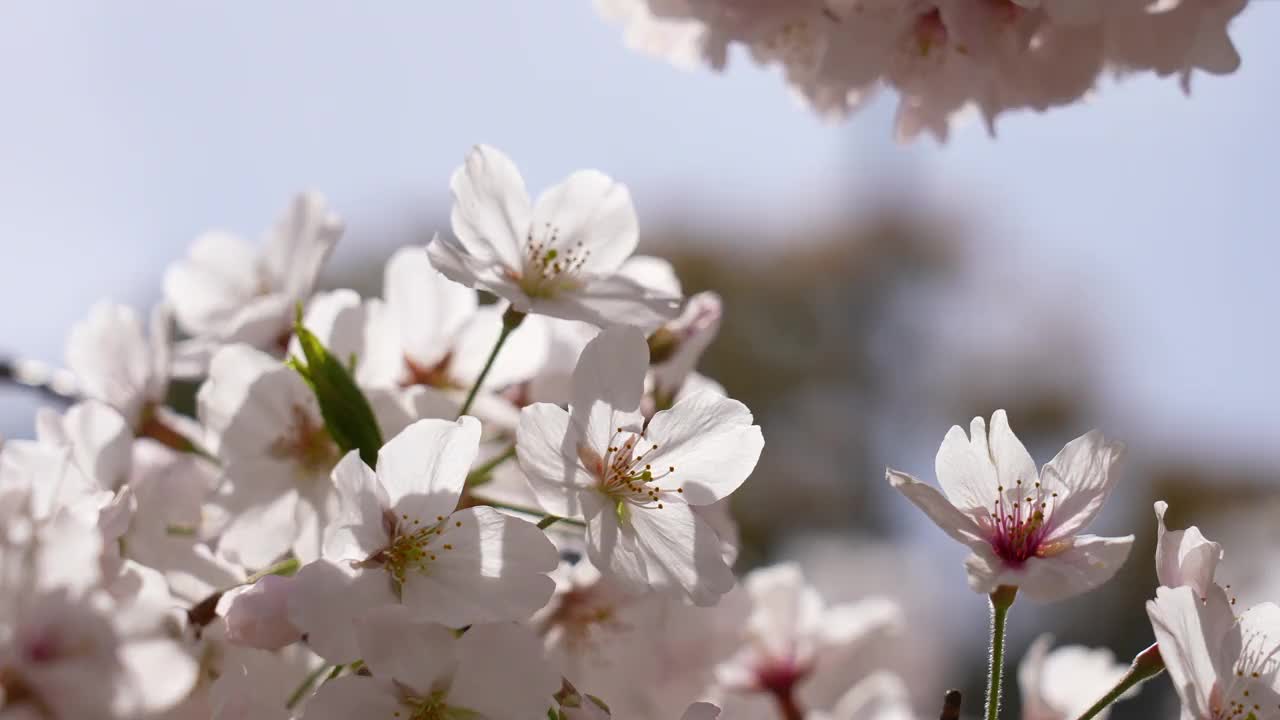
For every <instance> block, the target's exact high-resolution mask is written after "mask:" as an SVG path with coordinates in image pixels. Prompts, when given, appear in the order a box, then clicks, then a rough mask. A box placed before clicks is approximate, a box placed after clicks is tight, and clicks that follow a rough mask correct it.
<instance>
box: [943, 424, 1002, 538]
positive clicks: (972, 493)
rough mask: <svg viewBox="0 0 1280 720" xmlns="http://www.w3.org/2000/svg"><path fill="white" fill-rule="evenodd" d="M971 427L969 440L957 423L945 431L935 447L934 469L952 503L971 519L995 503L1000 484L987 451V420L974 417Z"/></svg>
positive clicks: (982, 513) (982, 515)
mask: <svg viewBox="0 0 1280 720" xmlns="http://www.w3.org/2000/svg"><path fill="white" fill-rule="evenodd" d="M970 429H971V432H972V435H973V438H972V440H970V438H969V436H967V435H965V433H964V430H962V429H961V428H960V426H959V425H955V426H953V427H952V428H951V429H950V430H948V431H947V435H946V437H944V438H943V440H942V446H941V447H940V448H938V457H937V459H936V460H935V461H934V472H936V473H937V476H938V485H939V486H940V487H941V488H942V492H944V493H946V496H947V499H948V500H950V501H951V504H953V505H955V507H956V508H958V509H959V510H960V511H962V512H964V513H966V514H967V515H969V516H970V517H972V518H978V517H986V516H988V515H989V514H990V513H991V508H992V507H993V506H994V504H995V501H996V496H997V495H998V491H997V490H996V488H997V487H998V486H999V484H1000V483H999V481H998V480H997V478H996V468H995V464H994V463H992V462H991V456H990V454H989V452H988V450H987V429H986V423H985V422H983V420H982V418H974V419H973V423H972V424H971V426H970Z"/></svg>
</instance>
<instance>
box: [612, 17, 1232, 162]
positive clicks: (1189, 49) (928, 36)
mask: <svg viewBox="0 0 1280 720" xmlns="http://www.w3.org/2000/svg"><path fill="white" fill-rule="evenodd" d="M597 4H598V5H599V6H600V8H601V11H602V12H603V13H604V14H605V15H606V16H607V17H609V18H612V19H615V20H617V21H619V22H621V23H622V24H623V25H625V27H626V33H627V40H628V43H629V44H631V45H633V46H635V47H637V48H639V49H641V50H644V51H647V52H651V53H655V54H658V55H661V56H664V57H667V58H669V59H671V60H673V61H675V62H678V63H681V64H692V63H697V62H705V63H707V64H709V65H711V66H712V67H714V68H716V69H723V68H724V67H725V64H726V63H727V61H728V54H729V50H730V48H732V47H735V46H737V47H742V48H745V49H746V50H747V51H748V52H749V53H750V55H751V57H752V58H754V60H755V61H756V62H758V63H761V64H766V65H778V66H780V67H781V69H782V71H783V73H784V75H785V77H786V80H787V83H788V84H789V85H790V86H791V87H792V88H793V89H795V90H796V91H797V92H798V93H799V94H800V95H801V96H803V97H804V99H805V100H806V101H807V102H808V103H809V104H810V105H811V106H812V107H813V108H814V109H815V110H816V111H818V112H819V113H822V114H824V115H828V116H839V115H843V114H845V113H847V112H849V111H851V110H854V109H856V108H858V107H859V106H860V105H862V104H863V103H864V102H866V100H867V98H869V97H871V96H872V95H873V93H874V91H875V90H876V89H877V88H879V87H881V86H888V87H890V88H893V89H894V90H896V91H897V92H898V94H899V96H900V101H899V106H898V117H897V132H898V135H899V137H900V138H904V139H909V138H913V137H915V136H916V135H918V134H920V133H922V132H929V133H932V134H934V135H935V136H937V137H938V138H940V139H945V138H946V136H947V132H948V129H949V126H950V123H951V119H952V118H953V117H954V116H955V115H956V114H957V113H958V112H960V111H964V110H969V109H973V110H976V111H978V112H980V113H981V115H982V117H983V118H984V119H985V120H986V122H987V125H988V127H989V128H991V129H993V130H994V124H995V120H996V117H997V116H998V115H999V114H1001V113H1003V112H1005V111H1009V110H1019V109H1030V110H1037V111H1044V110H1047V109H1049V108H1052V107H1057V106H1061V105H1067V104H1070V103H1073V102H1077V101H1079V100H1081V99H1082V98H1084V97H1085V96H1086V95H1087V94H1088V93H1089V92H1091V91H1092V90H1093V89H1094V88H1095V87H1096V86H1097V84H1098V81H1099V78H1100V77H1101V76H1103V75H1105V74H1113V75H1128V74H1135V73H1154V74H1156V75H1159V76H1162V77H1163V76H1169V75H1176V76H1178V77H1179V78H1180V79H1181V82H1182V86H1183V88H1184V90H1187V91H1189V90H1190V83H1191V76H1192V74H1193V73H1194V72H1195V71H1197V70H1199V71H1203V72H1208V73H1212V74H1225V73H1230V72H1233V71H1234V70H1235V69H1236V68H1237V67H1238V66H1239V64H1240V58H1239V56H1238V55H1237V54H1236V51H1235V48H1234V47H1233V46H1232V43H1231V40H1230V38H1229V37H1228V35H1227V25H1228V23H1229V22H1230V21H1231V20H1232V19H1233V18H1234V17H1235V16H1236V15H1238V14H1239V13H1240V12H1241V11H1242V10H1243V9H1244V7H1245V5H1246V4H1247V0H1160V1H1157V2H1153V1H1152V0H597Z"/></svg>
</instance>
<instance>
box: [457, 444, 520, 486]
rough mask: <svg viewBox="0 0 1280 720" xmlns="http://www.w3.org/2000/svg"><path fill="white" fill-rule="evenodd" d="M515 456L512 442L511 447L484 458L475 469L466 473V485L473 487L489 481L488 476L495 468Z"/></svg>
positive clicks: (514, 447)
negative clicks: (487, 458) (486, 458)
mask: <svg viewBox="0 0 1280 720" xmlns="http://www.w3.org/2000/svg"><path fill="white" fill-rule="evenodd" d="M515 456H516V446H515V444H514V443H512V445H511V447H509V448H507V449H506V450H503V451H502V452H501V453H500V454H498V455H497V456H495V457H493V458H491V459H489V460H486V461H485V462H484V463H482V464H481V465H478V466H476V469H475V470H472V471H471V472H469V473H467V487H475V486H476V485H483V484H485V483H487V482H489V476H490V475H491V474H493V471H494V469H495V468H497V467H498V466H499V465H501V464H502V463H504V462H506V461H508V460H510V459H511V458H513V457H515Z"/></svg>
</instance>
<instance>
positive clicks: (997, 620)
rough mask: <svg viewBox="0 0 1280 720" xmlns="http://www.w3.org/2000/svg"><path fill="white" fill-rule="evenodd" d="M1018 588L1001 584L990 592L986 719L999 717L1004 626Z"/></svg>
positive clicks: (1002, 673)
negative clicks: (989, 655) (989, 653)
mask: <svg viewBox="0 0 1280 720" xmlns="http://www.w3.org/2000/svg"><path fill="white" fill-rule="evenodd" d="M1017 595H1018V588H1016V587H1013V586H1011V585H1001V586H1000V587H998V588H996V591H995V592H993V593H991V666H990V678H989V681H988V683H987V713H986V718H987V720H997V718H999V717H1000V681H1001V679H1002V677H1003V675H1004V627H1005V622H1006V621H1007V620H1008V619H1009V607H1010V606H1012V605H1013V600H1014V598H1015V597H1017Z"/></svg>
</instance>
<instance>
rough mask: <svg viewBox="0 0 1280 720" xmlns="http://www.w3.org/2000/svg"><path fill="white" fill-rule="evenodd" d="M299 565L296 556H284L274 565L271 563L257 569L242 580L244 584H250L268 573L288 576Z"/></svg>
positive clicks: (295, 570)
mask: <svg viewBox="0 0 1280 720" xmlns="http://www.w3.org/2000/svg"><path fill="white" fill-rule="evenodd" d="M301 565H302V563H300V562H299V561H298V558H296V557H294V556H292V555H290V556H289V557H287V558H285V559H284V560H281V561H280V562H278V563H276V564H275V565H272V566H270V567H265V568H263V569H261V570H259V571H258V572H256V573H254V574H252V575H250V576H249V577H248V579H246V580H245V581H244V584H245V585H252V584H254V583H256V582H258V581H259V580H261V579H262V578H264V577H266V576H268V575H279V576H281V577H289V576H290V575H292V574H294V573H296V572H298V568H299V567H300V566H301Z"/></svg>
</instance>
